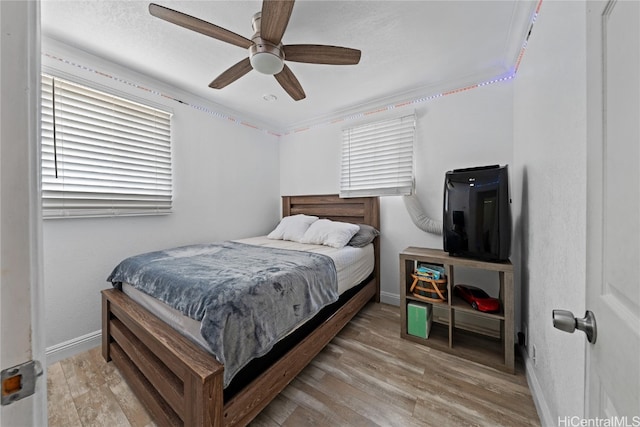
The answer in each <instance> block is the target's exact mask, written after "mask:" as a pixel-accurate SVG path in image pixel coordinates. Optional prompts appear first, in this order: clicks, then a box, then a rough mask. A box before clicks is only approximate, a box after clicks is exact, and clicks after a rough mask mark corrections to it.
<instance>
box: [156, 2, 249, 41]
mask: <svg viewBox="0 0 640 427" xmlns="http://www.w3.org/2000/svg"><path fill="white" fill-rule="evenodd" d="M149 13H150V14H151V15H153V16H155V17H156V18H160V19H163V20H165V21H167V22H171V23H172V24H176V25H179V26H181V27H184V28H187V29H189V30H193V31H197V32H199V33H201V34H204V35H206V36H209V37H213V38H214V39H217V40H220V41H223V42H227V43H231V44H232V45H235V46H239V47H243V48H245V49H247V48H249V46H251V45H252V44H253V42H252V41H251V40H249V39H247V38H245V37H242V36H241V35H239V34H236V33H234V32H232V31H229V30H226V29H224V28H222V27H218V26H217V25H214V24H211V23H209V22H207V21H203V20H202V19H199V18H195V17H193V16H190V15H187V14H185V13H182V12H178V11H177V10H173V9H169V8H168V7H164V6H160V5H158V4H155V3H150V4H149Z"/></svg>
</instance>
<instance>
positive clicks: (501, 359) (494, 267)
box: [400, 247, 514, 373]
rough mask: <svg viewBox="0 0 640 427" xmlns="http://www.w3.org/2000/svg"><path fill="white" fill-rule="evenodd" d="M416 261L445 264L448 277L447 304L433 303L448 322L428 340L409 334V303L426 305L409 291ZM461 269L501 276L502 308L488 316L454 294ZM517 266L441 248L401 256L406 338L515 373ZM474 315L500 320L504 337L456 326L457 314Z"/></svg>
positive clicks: (409, 251)
mask: <svg viewBox="0 0 640 427" xmlns="http://www.w3.org/2000/svg"><path fill="white" fill-rule="evenodd" d="M416 262H425V263H429V264H437V265H441V266H443V267H444V269H445V274H446V276H447V280H448V282H447V291H448V292H447V294H448V298H447V301H444V302H430V303H431V304H434V305H438V306H440V307H443V308H444V309H445V311H446V313H447V314H446V316H445V319H444V322H442V323H436V321H435V319H434V323H433V325H432V329H431V333H430V335H429V337H428V338H427V339H424V338H421V337H418V336H414V335H410V334H408V333H407V304H408V303H409V302H412V301H416V302H421V303H425V301H424V300H423V299H420V298H417V297H415V296H413V294H412V293H411V292H410V291H409V290H410V288H411V285H412V283H413V281H414V278H413V277H412V274H413V272H414V270H415V267H416ZM458 267H466V268H471V269H480V270H489V271H495V272H497V273H498V280H499V282H500V291H499V295H498V299H499V300H500V303H501V309H500V311H499V312H497V313H484V312H481V311H477V310H474V309H472V308H471V306H470V305H469V304H468V303H467V302H466V301H464V300H462V299H460V298H458V297H457V296H454V295H453V286H454V285H455V284H456V282H455V276H454V270H455V269H456V268H458ZM513 298H514V297H513V265H512V264H511V262H509V261H506V262H486V261H480V260H475V259H470V258H460V257H455V256H450V255H449V254H448V253H446V252H444V251H442V250H439V249H428V248H418V247H408V248H406V249H405V250H404V251H402V252H401V253H400V313H401V327H400V335H401V337H402V338H405V339H408V340H411V341H414V342H417V343H420V344H423V345H427V346H429V347H433V348H436V349H438V350H442V351H445V352H448V353H452V354H456V355H458V356H461V357H464V358H467V359H469V360H473V361H475V362H478V363H482V364H484V365H488V366H491V367H494V368H497V369H500V370H503V371H506V372H510V373H513V372H514V320H513V304H514V303H513ZM462 312H471V313H473V314H474V315H476V316H481V317H488V318H492V319H496V320H498V321H499V322H500V338H499V339H497V338H493V337H489V336H484V335H482V334H478V333H473V332H469V331H464V330H462V329H460V328H459V327H458V326H457V325H456V314H459V313H462Z"/></svg>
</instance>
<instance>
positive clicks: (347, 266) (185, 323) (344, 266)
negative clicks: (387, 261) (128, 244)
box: [122, 236, 375, 348]
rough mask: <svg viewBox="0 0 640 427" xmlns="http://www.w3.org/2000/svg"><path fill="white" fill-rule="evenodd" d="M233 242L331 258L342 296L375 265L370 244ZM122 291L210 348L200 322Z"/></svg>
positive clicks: (253, 239)
mask: <svg viewBox="0 0 640 427" xmlns="http://www.w3.org/2000/svg"><path fill="white" fill-rule="evenodd" d="M236 241H237V242H240V243H245V244H250V245H258V246H266V247H273V248H279V249H289V250H298V251H308V252H315V253H319V254H323V255H326V256H328V257H330V258H331V259H332V260H333V262H334V264H335V267H336V271H337V276H338V292H339V293H340V294H341V295H342V294H343V293H344V292H346V291H347V290H349V289H351V288H353V287H354V286H356V285H358V284H359V283H361V282H362V281H363V280H365V279H366V278H367V277H368V276H369V275H370V274H371V272H372V271H373V268H374V264H375V259H374V253H373V245H372V244H369V245H367V246H365V247H364V248H355V247H352V246H345V247H343V248H340V249H336V248H331V247H328V246H322V245H309V244H304V243H297V242H291V241H286V240H273V239H269V238H267V237H266V236H260V237H251V238H247V239H240V240H236ZM122 291H123V292H124V293H125V294H127V295H128V296H129V297H130V298H131V299H133V300H134V301H136V302H137V303H138V304H140V305H141V306H142V307H144V308H145V309H147V310H148V311H150V312H151V313H153V314H155V315H156V316H157V317H159V318H160V319H161V320H162V321H164V322H165V323H167V324H168V325H169V326H170V327H172V328H173V329H175V330H177V331H178V332H180V333H181V334H182V335H184V336H186V337H187V338H189V339H191V340H192V341H194V342H196V343H198V344H199V345H201V346H202V347H204V348H209V345H208V344H207V342H206V341H205V339H204V338H203V337H202V335H201V334H200V322H198V321H197V320H194V319H192V318H190V317H187V316H184V315H183V314H182V313H180V312H179V311H178V310H175V309H174V308H172V307H170V306H168V305H167V304H165V303H163V302H161V301H159V300H157V299H155V298H153V297H151V296H149V295H147V294H145V293H144V292H141V291H139V290H137V289H135V288H134V287H133V286H131V285H129V284H127V283H123V284H122ZM298 326H299V325H298ZM294 330H295V328H294Z"/></svg>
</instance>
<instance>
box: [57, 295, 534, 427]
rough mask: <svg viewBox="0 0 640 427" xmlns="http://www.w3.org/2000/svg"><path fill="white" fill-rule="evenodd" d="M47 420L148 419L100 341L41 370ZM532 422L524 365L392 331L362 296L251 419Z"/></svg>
mask: <svg viewBox="0 0 640 427" xmlns="http://www.w3.org/2000/svg"><path fill="white" fill-rule="evenodd" d="M47 374H48V379H47V386H48V397H49V402H48V405H49V425H50V426H52V427H58V426H65V427H67V426H70V427H79V426H82V427H89V426H91V427H94V426H109V427H112V426H117V427H120V426H122V427H127V426H135V427H154V426H155V424H154V423H153V421H151V419H150V417H149V414H148V412H147V411H146V410H145V409H144V407H143V406H142V405H141V404H140V401H139V400H138V398H137V397H136V396H135V395H134V394H133V393H132V391H131V389H130V388H129V386H128V385H127V383H126V382H125V381H124V379H123V378H122V376H121V375H120V373H119V371H118V369H117V368H116V367H115V366H114V365H113V363H105V362H104V360H103V359H102V356H101V353H100V349H99V348H95V349H92V350H90V351H88V352H85V353H82V354H79V355H76V356H74V357H71V358H69V359H66V360H63V361H61V362H58V363H56V364H53V365H51V366H50V367H49V368H48V371H47ZM465 425H469V426H514V425H518V426H539V425H540V421H539V419H538V416H537V413H536V409H535V406H534V404H533V400H532V398H531V393H530V391H529V388H528V385H527V380H526V376H525V375H524V369H523V367H522V364H521V363H517V364H516V374H515V375H512V374H508V373H505V372H502V371H498V370H495V369H493V368H489V367H486V366H484V365H480V364H477V363H475V362H470V361H468V360H465V359H463V358H460V357H457V356H454V355H451V354H448V353H443V352H441V351H438V350H435V349H432V348H429V347H425V346H421V345H419V344H416V343H413V342H411V341H408V340H404V339H402V338H400V311H399V309H398V307H394V306H390V305H385V304H368V305H367V306H366V307H365V308H364V309H363V310H362V311H361V312H360V313H359V314H358V315H357V316H356V317H355V318H354V319H353V320H352V321H351V322H350V323H349V324H348V325H347V326H346V327H345V328H344V329H343V330H342V331H341V332H340V334H338V336H336V337H335V338H334V339H333V340H332V341H331V342H330V343H329V345H328V346H327V347H326V348H325V349H324V350H323V351H322V352H320V354H318V356H317V357H316V358H315V359H314V360H313V361H312V362H311V364H309V366H307V367H306V368H305V369H304V370H303V371H302V372H301V373H300V374H299V375H298V376H297V377H296V378H295V379H294V380H293V381H292V382H291V384H289V386H288V387H287V388H286V389H285V390H284V391H283V392H282V393H281V394H280V395H278V396H277V397H276V398H275V399H274V400H273V401H272V402H271V404H270V405H268V406H267V407H266V408H265V409H264V410H263V411H262V413H261V414H259V415H258V416H257V417H256V419H255V420H254V421H253V422H252V423H251V426H253V427H278V426H295V427H299V426H356V427H360V426H362V427H369V426H391V427H396V426H397V427H424V426H434V427H435V426H437V427H440V426H465Z"/></svg>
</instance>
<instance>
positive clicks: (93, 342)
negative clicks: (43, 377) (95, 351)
mask: <svg viewBox="0 0 640 427" xmlns="http://www.w3.org/2000/svg"><path fill="white" fill-rule="evenodd" d="M101 343H102V331H95V332H91V333H90V334H87V335H83V336H81V337H78V338H74V339H72V340H69V341H65V342H63V343H60V344H56V345H52V346H51V347H47V366H49V365H51V364H53V363H56V362H59V361H61V360H63V359H66V358H67V357H71V356H75V355H76V354H79V353H82V352H84V351H87V350H91V349H92V348H94V347H98V346H99V345H100V344H101Z"/></svg>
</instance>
